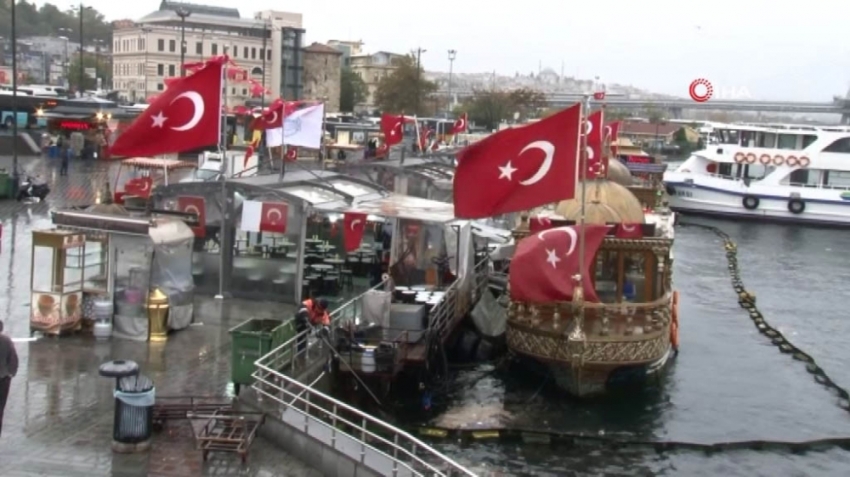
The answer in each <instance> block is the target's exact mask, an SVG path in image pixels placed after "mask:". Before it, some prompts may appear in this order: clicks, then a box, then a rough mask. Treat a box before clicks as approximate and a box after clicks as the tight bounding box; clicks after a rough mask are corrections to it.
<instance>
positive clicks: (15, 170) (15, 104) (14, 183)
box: [11, 1, 18, 197]
mask: <svg viewBox="0 0 850 477" xmlns="http://www.w3.org/2000/svg"><path fill="white" fill-rule="evenodd" d="M11 4H12V35H11V36H12V197H16V196H17V195H18V32H17V25H16V22H15V2H14V1H12V2H11Z"/></svg>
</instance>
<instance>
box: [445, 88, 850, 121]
mask: <svg viewBox="0 0 850 477" xmlns="http://www.w3.org/2000/svg"><path fill="white" fill-rule="evenodd" d="M437 94H438V95H443V96H448V91H446V90H441V91H439V92H438V93H437ZM472 95H473V92H472V91H471V90H460V91H452V96H454V98H455V101H460V100H463V99H464V98H468V97H471V96H472ZM624 96H625V95H623V94H616V93H614V94H612V93H609V94H608V95H607V96H606V98H605V103H606V104H607V105H608V106H610V107H612V108H617V109H646V108H654V109H663V110H666V111H669V112H670V114H671V115H672V116H673V117H674V118H678V117H681V114H682V111H684V110H686V109H689V110H712V111H718V110H719V111H762V112H774V113H801V114H839V115H841V122H842V123H844V124H850V98H840V97H836V98H834V99H833V101H832V102H797V101H753V100H715V99H710V100H708V101H706V102H704V103H698V102H696V101H693V100H691V99H631V98H626V97H624ZM583 98H584V95H583V94H580V93H548V94H546V100H547V103H548V104H549V106H552V107H556V108H557V107H566V106H569V105H571V104H575V103H577V102H579V101H581V100H582V99H583Z"/></svg>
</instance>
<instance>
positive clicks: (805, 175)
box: [782, 169, 820, 187]
mask: <svg viewBox="0 0 850 477" xmlns="http://www.w3.org/2000/svg"><path fill="white" fill-rule="evenodd" d="M782 183H783V184H789V183H790V184H794V185H801V186H807V187H817V186H818V185H820V174H819V171H816V170H813V169H797V170H796V171H794V172H792V173H791V174H790V175H789V176H788V177H787V178H785V179H783V180H782Z"/></svg>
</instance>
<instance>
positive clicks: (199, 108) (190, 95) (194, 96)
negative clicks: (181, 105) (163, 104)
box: [169, 91, 204, 131]
mask: <svg viewBox="0 0 850 477" xmlns="http://www.w3.org/2000/svg"><path fill="white" fill-rule="evenodd" d="M180 98H186V99H188V100H189V101H191V102H192V107H193V109H194V112H193V113H192V119H190V120H189V122H188V123H186V124H184V125H182V126H175V127H172V128H171V129H172V130H174V131H188V130H190V129H192V128H194V127H195V126H197V125H198V123H199V122H201V118H203V117H204V98H202V97H201V95H200V94H198V93H196V92H195V91H186V92H185V93H180V94H179V95H177V97H176V98H174V99H172V100H171V103H169V106H170V105H172V104H174V103H175V102H176V101H177V100H178V99H180Z"/></svg>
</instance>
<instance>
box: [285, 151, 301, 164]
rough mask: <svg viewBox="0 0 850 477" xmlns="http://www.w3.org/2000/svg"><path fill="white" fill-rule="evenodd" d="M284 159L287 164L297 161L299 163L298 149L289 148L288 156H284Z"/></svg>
mask: <svg viewBox="0 0 850 477" xmlns="http://www.w3.org/2000/svg"><path fill="white" fill-rule="evenodd" d="M284 159H286V162H295V161H297V160H298V148H296V147H289V148H288V149H287V150H286V155H285V156H284Z"/></svg>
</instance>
